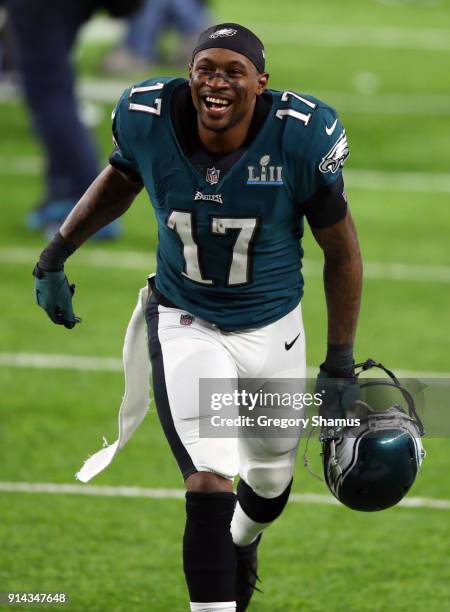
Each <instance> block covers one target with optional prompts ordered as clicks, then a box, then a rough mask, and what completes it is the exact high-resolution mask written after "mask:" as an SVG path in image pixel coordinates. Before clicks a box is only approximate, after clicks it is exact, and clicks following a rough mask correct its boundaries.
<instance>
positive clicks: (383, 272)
mask: <svg viewBox="0 0 450 612" xmlns="http://www.w3.org/2000/svg"><path fill="white" fill-rule="evenodd" d="M38 254H39V249H38V248H35V249H34V248H28V247H2V248H0V265H2V264H3V265H10V264H14V265H26V266H30V265H31V264H32V263H33V262H34V261H35V259H36V258H37V256H38ZM303 263H304V269H303V273H304V275H305V277H308V278H318V277H321V276H322V266H323V264H322V262H320V261H313V260H310V259H305V260H304V262H303ZM72 265H74V266H88V267H90V268H111V269H116V270H119V269H125V270H142V272H143V273H145V274H148V273H150V272H152V271H153V269H154V267H155V265H156V264H155V255H154V253H153V252H151V251H149V252H148V253H139V252H135V251H108V250H106V249H103V250H101V249H98V250H97V249H95V250H92V251H89V250H81V251H80V252H79V253H77V254H76V256H75V258H74V260H73V263H72ZM364 278H365V279H366V280H383V281H394V282H397V281H405V282H410V281H412V282H418V283H443V284H448V283H450V266H438V265H419V264H405V263H396V262H382V261H366V262H365V263H364Z"/></svg>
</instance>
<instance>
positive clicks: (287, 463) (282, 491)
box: [230, 308, 306, 611]
mask: <svg viewBox="0 0 450 612" xmlns="http://www.w3.org/2000/svg"><path fill="white" fill-rule="evenodd" d="M230 344H231V345H232V347H233V348H234V351H235V352H236V355H237V354H238V353H239V359H237V364H238V367H239V374H240V376H241V377H243V378H257V379H264V380H273V379H286V378H289V379H294V380H295V381H297V382H296V386H298V388H297V389H296V391H297V392H302V391H303V390H304V379H305V373H306V358H305V335H304V329H303V323H302V317H301V310H300V308H298V309H295V310H294V311H292V312H291V313H289V314H288V315H286V316H285V317H283V318H282V319H280V320H279V321H277V322H275V323H273V324H271V325H268V326H266V327H265V328H262V329H259V330H254V331H251V332H247V333H246V334H244V335H242V336H240V337H239V335H236V336H232V337H230ZM299 416H301V415H300V414H299ZM247 433H248V434H249V436H248V437H247V436H246V437H240V438H239V474H240V478H241V479H240V482H239V484H238V487H237V503H236V509H235V513H234V516H233V521H232V524H231V532H232V537H233V541H234V543H235V545H236V551H237V561H238V584H237V591H238V594H237V610H238V611H242V610H245V609H246V607H247V605H248V602H249V600H250V597H251V595H252V593H253V590H254V588H255V585H256V578H257V576H256V548H257V546H258V544H259V541H260V538H261V534H262V532H263V531H264V529H266V528H267V527H268V526H269V525H270V524H271V523H272V522H273V521H274V520H275V519H277V518H278V517H279V516H280V514H281V513H282V511H283V509H284V507H285V506H286V503H287V501H288V498H289V493H290V489H291V484H292V477H293V472H294V465H295V459H296V454H297V448H298V443H299V439H300V434H301V431H300V430H298V431H297V432H296V435H295V436H294V437H283V438H280V437H270V432H268V436H267V437H255V433H256V432H251V431H249V432H247ZM266 434H267V432H266ZM256 435H257V433H256ZM290 435H291V434H290Z"/></svg>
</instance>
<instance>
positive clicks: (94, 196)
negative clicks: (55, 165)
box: [59, 165, 142, 247]
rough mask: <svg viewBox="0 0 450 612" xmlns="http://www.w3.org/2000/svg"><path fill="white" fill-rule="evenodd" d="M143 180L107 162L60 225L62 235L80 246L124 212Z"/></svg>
mask: <svg viewBox="0 0 450 612" xmlns="http://www.w3.org/2000/svg"><path fill="white" fill-rule="evenodd" d="M141 189H142V183H141V182H140V181H135V180H132V179H130V178H129V177H128V176H127V175H125V174H124V173H123V172H121V171H119V170H117V169H116V168H114V167H113V166H111V165H108V166H107V167H106V168H105V169H104V170H103V172H101V173H100V174H99V176H98V177H97V178H96V179H95V181H94V182H93V183H92V184H91V186H90V187H89V188H88V190H87V191H86V192H85V194H84V195H83V196H82V197H81V199H80V200H79V202H78V203H77V205H76V206H75V207H74V208H73V210H72V211H71V213H70V214H69V216H68V217H67V219H66V220H65V221H64V223H63V225H62V226H61V229H60V230H59V231H60V234H61V236H62V237H63V238H64V239H65V240H68V241H70V242H71V243H72V244H74V245H75V246H76V247H79V246H81V245H82V244H83V242H85V241H86V240H87V239H88V238H90V237H91V236H92V235H93V234H95V233H96V232H97V231H98V230H99V229H101V228H102V227H104V226H105V225H108V224H109V223H111V222H112V221H114V220H115V219H117V218H118V217H120V216H121V215H123V214H124V212H126V211H127V210H128V208H129V207H130V206H131V204H132V202H133V200H134V199H135V197H136V196H137V195H138V193H139V192H140V191H141Z"/></svg>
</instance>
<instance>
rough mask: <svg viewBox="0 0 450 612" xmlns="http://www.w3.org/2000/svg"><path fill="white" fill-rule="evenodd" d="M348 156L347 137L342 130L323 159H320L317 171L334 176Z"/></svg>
mask: <svg viewBox="0 0 450 612" xmlns="http://www.w3.org/2000/svg"><path fill="white" fill-rule="evenodd" d="M349 155H350V151H349V149H348V142H347V136H346V134H345V130H344V131H343V132H342V134H341V135H340V136H339V138H338V140H337V142H336V143H335V144H334V145H333V147H332V148H331V149H330V150H329V151H328V153H327V154H326V155H325V157H323V158H322V161H321V162H320V164H319V170H320V171H321V172H323V173H324V174H326V173H327V172H332V173H333V174H336V172H337V171H338V170H339V169H340V168H342V166H343V165H344V162H345V160H346V159H347V157H348V156H349Z"/></svg>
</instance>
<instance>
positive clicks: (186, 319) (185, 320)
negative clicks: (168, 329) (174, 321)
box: [180, 314, 194, 325]
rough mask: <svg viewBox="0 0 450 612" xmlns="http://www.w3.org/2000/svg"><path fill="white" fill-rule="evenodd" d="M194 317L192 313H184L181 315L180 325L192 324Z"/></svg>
mask: <svg viewBox="0 0 450 612" xmlns="http://www.w3.org/2000/svg"><path fill="white" fill-rule="evenodd" d="M193 321H194V317H193V316H192V315H190V314H182V315H181V317H180V325H192V323H193Z"/></svg>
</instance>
